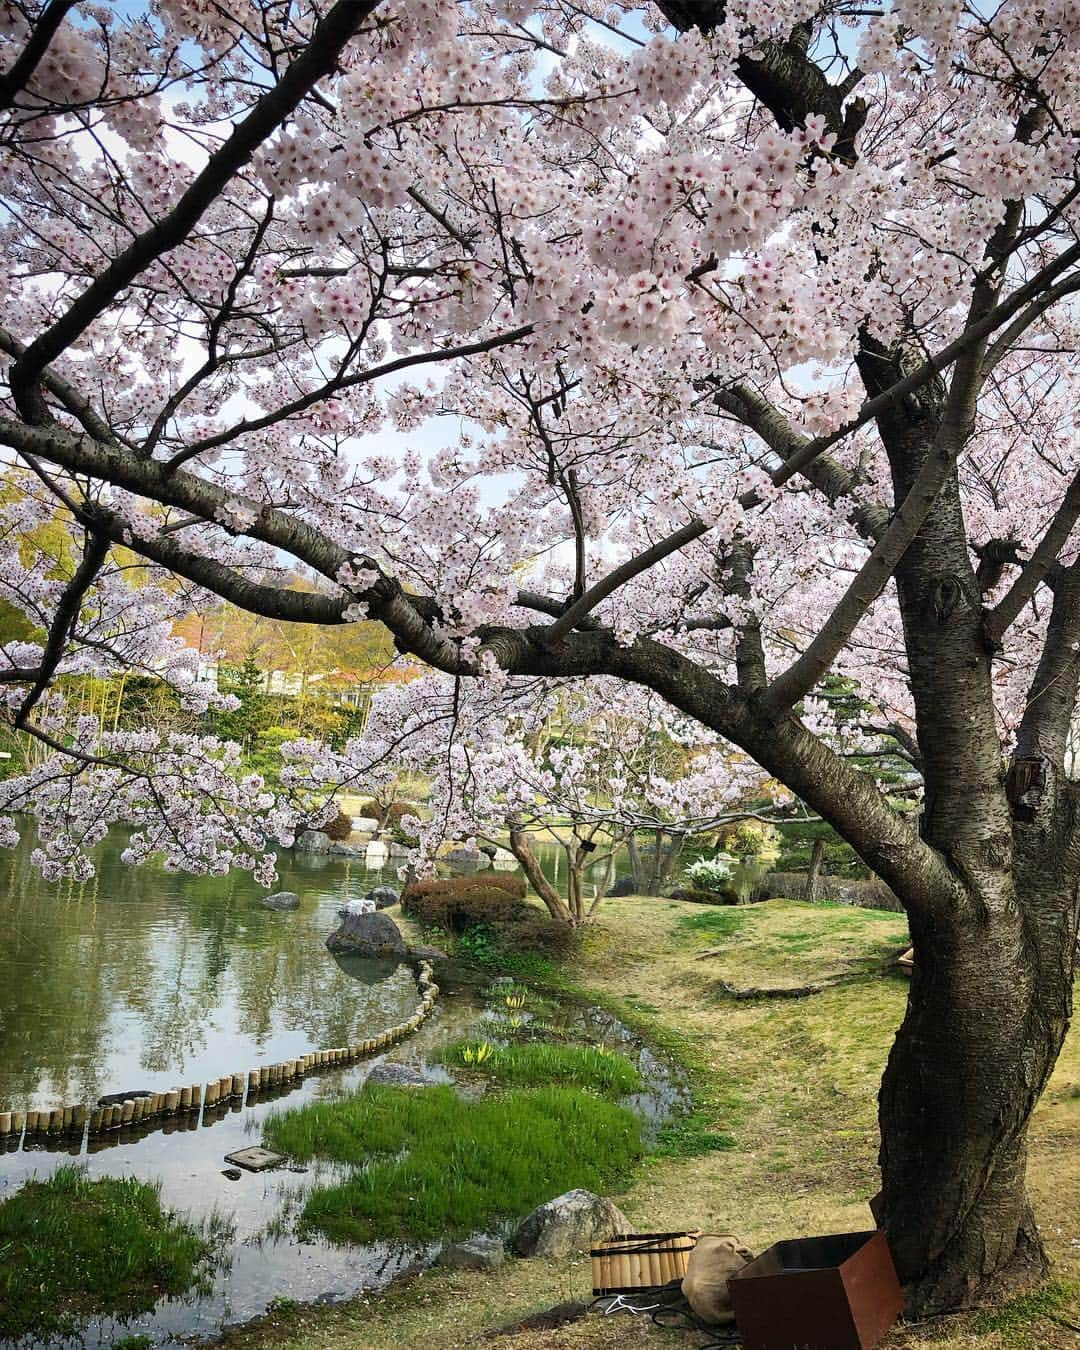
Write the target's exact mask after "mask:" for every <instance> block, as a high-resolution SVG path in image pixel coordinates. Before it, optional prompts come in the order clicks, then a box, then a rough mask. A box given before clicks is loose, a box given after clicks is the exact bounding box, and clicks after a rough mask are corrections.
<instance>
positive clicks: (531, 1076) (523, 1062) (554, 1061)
mask: <svg viewBox="0 0 1080 1350" xmlns="http://www.w3.org/2000/svg"><path fill="white" fill-rule="evenodd" d="M470 1048H475V1047H474V1043H473V1042H471V1041H456V1042H454V1043H453V1044H451V1045H447V1046H444V1047H443V1049H442V1050H440V1052H439V1059H440V1060H441V1061H442V1063H443V1064H451V1065H463V1066H464V1067H466V1068H468V1069H469V1070H471V1071H472V1072H474V1073H481V1074H483V1075H484V1076H485V1077H487V1078H493V1079H494V1080H495V1081H496V1082H498V1083H505V1084H507V1085H508V1086H511V1087H538V1086H540V1085H541V1084H543V1083H556V1084H558V1083H561V1084H571V1083H572V1084H573V1085H574V1086H575V1087H582V1088H590V1089H592V1090H593V1091H595V1092H602V1093H605V1094H606V1095H608V1096H614V1097H623V1096H625V1095H626V1094H627V1093H630V1092H638V1091H640V1089H641V1086H642V1082H641V1075H640V1074H639V1073H638V1071H637V1069H636V1068H635V1066H634V1065H633V1064H631V1062H630V1061H629V1060H628V1059H627V1058H626V1056H625V1055H620V1054H617V1053H616V1052H614V1051H611V1050H599V1049H596V1048H595V1047H594V1046H591V1045H551V1044H549V1043H547V1042H543V1041H522V1042H518V1043H517V1044H514V1045H493V1046H492V1047H491V1050H490V1053H489V1054H488V1055H486V1056H485V1057H484V1058H483V1059H482V1060H479V1061H477V1060H475V1058H474V1059H473V1060H472V1061H470V1060H469V1058H468V1051H469V1049H470Z"/></svg>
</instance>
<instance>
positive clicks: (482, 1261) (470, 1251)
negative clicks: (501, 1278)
mask: <svg viewBox="0 0 1080 1350" xmlns="http://www.w3.org/2000/svg"><path fill="white" fill-rule="evenodd" d="M505 1260H506V1248H505V1247H504V1246H503V1244H502V1243H501V1242H500V1241H499V1239H498V1238H494V1237H486V1236H483V1235H481V1236H480V1237H471V1238H467V1239H466V1240H465V1241H464V1242H451V1244H450V1245H449V1247H444V1248H443V1250H442V1252H441V1253H440V1254H439V1262H438V1263H439V1265H440V1266H449V1267H450V1269H451V1270H498V1269H499V1267H500V1266H501V1265H502V1263H503V1262H504V1261H505Z"/></svg>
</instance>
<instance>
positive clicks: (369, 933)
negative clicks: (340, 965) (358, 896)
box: [326, 912, 408, 958]
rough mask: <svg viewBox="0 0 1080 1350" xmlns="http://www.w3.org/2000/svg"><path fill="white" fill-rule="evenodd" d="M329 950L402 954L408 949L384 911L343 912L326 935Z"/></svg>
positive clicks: (379, 955)
mask: <svg viewBox="0 0 1080 1350" xmlns="http://www.w3.org/2000/svg"><path fill="white" fill-rule="evenodd" d="M326 945H327V948H328V949H329V950H330V951H332V952H342V953H349V954H351V955H354V956H371V957H384V958H390V957H403V956H404V955H405V954H406V951H407V950H408V949H407V947H406V944H405V939H404V938H403V937H402V936H401V930H400V929H399V928H398V926H397V924H396V923H395V922H394V921H393V919H391V918H390V916H389V915H388V914H383V913H379V912H375V913H370V914H346V915H345V916H344V917H343V918H342V920H341V924H340V926H339V927H338V928H336V929H335V930H334V931H333V932H332V933H331V934H330V936H329V937H328V938H327V939H326Z"/></svg>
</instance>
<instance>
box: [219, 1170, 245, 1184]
mask: <svg viewBox="0 0 1080 1350" xmlns="http://www.w3.org/2000/svg"><path fill="white" fill-rule="evenodd" d="M221 1175H222V1176H223V1177H228V1179H229V1180H230V1181H239V1180H240V1178H241V1177H242V1176H243V1175H244V1174H243V1172H241V1171H240V1169H239V1167H223V1168H222V1169H221Z"/></svg>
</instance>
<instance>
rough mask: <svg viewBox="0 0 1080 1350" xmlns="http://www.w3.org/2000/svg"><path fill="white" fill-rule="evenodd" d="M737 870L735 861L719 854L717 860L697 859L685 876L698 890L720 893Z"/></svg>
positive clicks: (687, 869)
mask: <svg viewBox="0 0 1080 1350" xmlns="http://www.w3.org/2000/svg"><path fill="white" fill-rule="evenodd" d="M734 870H735V859H734V858H730V857H728V856H727V854H724V853H718V854H717V855H716V857H715V858H696V859H695V860H694V861H693V862H692V863H691V864H690V866H689V867H688V868H686V870H685V872H684V873H683V875H684V876H685V877H686V879H687V881H689V882H690V883H691V885H692V886H694V887H695V888H696V889H697V890H702V891H719V890H722V889H724V888H725V887H726V886H727V883H728V882H729V881H730V880H731V877H732V874H733V872H734Z"/></svg>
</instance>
